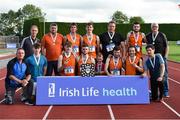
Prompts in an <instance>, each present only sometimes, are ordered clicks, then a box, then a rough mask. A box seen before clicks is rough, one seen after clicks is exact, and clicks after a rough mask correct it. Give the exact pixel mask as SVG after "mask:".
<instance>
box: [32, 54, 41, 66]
mask: <svg viewBox="0 0 180 120" xmlns="http://www.w3.org/2000/svg"><path fill="white" fill-rule="evenodd" d="M33 56H34V60H35V62H36V65H37V66H39V63H40V58H41V55H39V59H38V60H37V58H36V56H35V55H33Z"/></svg>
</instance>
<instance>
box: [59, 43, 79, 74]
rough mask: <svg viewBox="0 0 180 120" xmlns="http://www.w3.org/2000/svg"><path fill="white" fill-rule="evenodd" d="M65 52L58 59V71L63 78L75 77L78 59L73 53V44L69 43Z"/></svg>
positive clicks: (66, 44) (65, 46) (65, 45)
mask: <svg viewBox="0 0 180 120" xmlns="http://www.w3.org/2000/svg"><path fill="white" fill-rule="evenodd" d="M64 50H65V51H64V52H63V54H62V55H60V56H59V59H58V71H59V73H60V75H62V76H75V66H76V59H75V57H74V55H73V53H72V43H71V42H69V41H67V42H66V43H65V44H64Z"/></svg>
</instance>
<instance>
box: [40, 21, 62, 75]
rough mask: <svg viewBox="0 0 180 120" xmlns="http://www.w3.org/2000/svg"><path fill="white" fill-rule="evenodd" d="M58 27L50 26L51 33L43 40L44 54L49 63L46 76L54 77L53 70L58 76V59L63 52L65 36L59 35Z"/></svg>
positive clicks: (54, 24)
mask: <svg viewBox="0 0 180 120" xmlns="http://www.w3.org/2000/svg"><path fill="white" fill-rule="evenodd" d="M57 30H58V25H57V24H56V23H52V24H51V25H50V32H49V33H47V34H45V35H44V36H43V38H42V41H41V43H42V52H43V54H44V55H45V56H46V58H47V61H48V66H47V73H46V76H52V74H53V70H54V73H55V75H58V70H57V66H58V58H59V56H60V55H61V52H62V42H63V35H61V34H59V33H57Z"/></svg>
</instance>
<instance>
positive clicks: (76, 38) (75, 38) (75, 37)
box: [64, 23, 82, 56]
mask: <svg viewBox="0 0 180 120" xmlns="http://www.w3.org/2000/svg"><path fill="white" fill-rule="evenodd" d="M76 32H77V24H76V23H71V25H70V33H69V34H67V35H66V37H65V39H64V43H65V42H66V41H69V42H71V43H72V48H73V53H74V55H75V56H79V55H80V46H81V41H82V37H81V35H79V34H77V33H76Z"/></svg>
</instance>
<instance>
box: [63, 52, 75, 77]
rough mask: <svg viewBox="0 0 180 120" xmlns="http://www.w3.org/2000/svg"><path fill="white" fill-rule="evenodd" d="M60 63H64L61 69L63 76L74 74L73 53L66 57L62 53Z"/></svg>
mask: <svg viewBox="0 0 180 120" xmlns="http://www.w3.org/2000/svg"><path fill="white" fill-rule="evenodd" d="M62 65H64V69H63V70H62V75H63V76H75V65H76V60H75V57H74V55H73V54H71V55H70V57H66V56H65V54H63V59H62Z"/></svg>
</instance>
